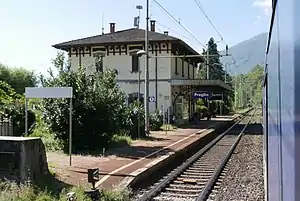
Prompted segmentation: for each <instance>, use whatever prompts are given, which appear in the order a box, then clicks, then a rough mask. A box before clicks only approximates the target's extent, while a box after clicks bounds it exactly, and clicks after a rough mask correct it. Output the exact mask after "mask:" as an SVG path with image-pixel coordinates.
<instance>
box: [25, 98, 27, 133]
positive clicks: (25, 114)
mask: <svg viewBox="0 0 300 201" xmlns="http://www.w3.org/2000/svg"><path fill="white" fill-rule="evenodd" d="M27 134H28V99H27V98H25V136H27Z"/></svg>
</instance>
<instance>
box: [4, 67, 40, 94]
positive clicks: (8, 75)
mask: <svg viewBox="0 0 300 201" xmlns="http://www.w3.org/2000/svg"><path fill="white" fill-rule="evenodd" d="M0 80H1V81H4V82H6V83H7V84H9V85H10V86H11V87H12V88H13V89H14V90H15V92H17V93H18V94H23V93H24V92H25V87H34V86H36V85H37V77H36V75H35V73H34V72H33V71H30V70H27V69H25V68H10V67H8V66H5V65H2V64H0Z"/></svg>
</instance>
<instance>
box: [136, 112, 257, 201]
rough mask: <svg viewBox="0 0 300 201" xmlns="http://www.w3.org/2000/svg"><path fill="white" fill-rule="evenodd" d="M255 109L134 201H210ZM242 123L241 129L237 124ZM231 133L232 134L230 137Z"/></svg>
mask: <svg viewBox="0 0 300 201" xmlns="http://www.w3.org/2000/svg"><path fill="white" fill-rule="evenodd" d="M255 112H256V110H252V111H250V112H249V113H248V114H247V115H245V116H244V117H243V118H242V119H241V120H240V121H238V122H236V123H235V124H234V125H232V126H231V127H230V128H229V129H227V130H226V131H225V132H223V133H222V134H220V135H219V136H218V137H217V138H216V139H214V140H213V141H212V142H210V143H209V144H208V145H206V146H205V147H204V148H203V149H201V150H200V151H199V152H197V153H196V154H194V155H193V156H192V157H190V158H189V159H187V160H186V161H185V162H184V163H183V164H182V165H180V166H178V167H177V168H176V169H174V170H173V171H171V172H170V173H169V174H168V175H167V176H165V177H164V178H162V179H161V180H159V181H158V182H157V183H156V184H154V185H153V186H152V187H150V189H149V190H146V191H145V192H142V193H141V194H140V195H139V196H138V197H137V200H138V201H150V200H153V201H171V200H172V201H179V200H187V201H189V200H193V201H195V200H196V201H202V200H213V194H212V195H211V196H209V195H210V193H211V192H212V189H213V187H214V185H215V183H216V181H217V179H219V177H220V175H221V173H222V171H223V169H224V167H225V165H226V163H227V161H228V160H229V158H230V156H231V154H232V153H233V151H234V149H235V147H236V146H237V144H238V143H239V140H240V139H241V137H242V135H243V132H244V130H245V129H246V127H247V125H248V124H249V122H250V121H251V119H252V117H253V116H254V114H255ZM241 123H244V125H243V126H242V128H241V126H238V125H239V124H241ZM233 130H234V133H238V135H237V134H231V133H232V131H233Z"/></svg>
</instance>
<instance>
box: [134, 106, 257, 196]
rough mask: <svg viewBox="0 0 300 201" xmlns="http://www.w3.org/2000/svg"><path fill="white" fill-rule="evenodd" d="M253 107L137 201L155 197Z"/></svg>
mask: <svg viewBox="0 0 300 201" xmlns="http://www.w3.org/2000/svg"><path fill="white" fill-rule="evenodd" d="M252 110H253V109H250V110H249V111H247V112H246V113H245V114H244V115H243V116H242V117H241V118H240V119H239V120H238V121H237V122H235V123H234V124H233V125H232V126H230V127H229V128H228V129H226V130H225V131H224V132H223V133H222V134H221V135H219V136H218V137H216V138H215V139H213V140H212V141H211V142H210V143H208V144H207V145H206V146H204V148H202V149H201V150H199V151H198V152H197V153H196V154H194V155H193V156H191V157H190V158H188V159H187V160H186V161H185V162H184V163H183V164H181V165H180V166H178V167H177V168H176V169H174V170H173V172H172V173H171V174H170V175H168V176H167V177H166V178H165V179H163V181H161V182H160V183H159V184H157V185H156V186H154V187H153V188H152V189H151V190H150V191H148V192H146V193H145V194H144V195H142V197H140V198H139V199H138V201H148V200H151V199H152V198H153V197H155V196H156V195H157V194H158V193H160V192H161V191H162V189H164V188H165V187H166V186H167V185H169V184H170V183H171V182H172V181H173V180H174V179H175V178H176V177H178V176H179V175H180V174H181V173H182V172H183V171H184V170H185V169H187V168H188V167H189V166H191V164H192V163H194V162H195V161H196V160H198V159H199V158H200V157H201V156H202V155H203V154H205V153H206V152H207V151H209V150H210V149H211V148H212V147H213V146H214V145H215V144H216V143H217V142H219V141H220V140H221V139H222V138H223V137H224V136H225V135H226V134H227V133H228V132H229V131H230V130H231V129H232V128H234V127H235V126H236V125H237V124H239V123H240V122H241V121H242V120H244V119H245V118H246V115H247V114H248V113H250V112H251V111H252Z"/></svg>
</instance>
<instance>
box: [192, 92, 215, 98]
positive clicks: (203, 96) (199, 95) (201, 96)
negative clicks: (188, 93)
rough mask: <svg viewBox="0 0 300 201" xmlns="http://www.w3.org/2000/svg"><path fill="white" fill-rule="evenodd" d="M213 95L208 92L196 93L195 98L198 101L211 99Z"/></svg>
mask: <svg viewBox="0 0 300 201" xmlns="http://www.w3.org/2000/svg"><path fill="white" fill-rule="evenodd" d="M210 96H211V95H210V93H209V92H207V91H198V92H197V91H195V92H194V93H193V98H195V99H197V98H209V97H210Z"/></svg>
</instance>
